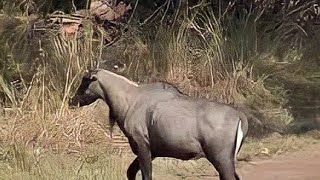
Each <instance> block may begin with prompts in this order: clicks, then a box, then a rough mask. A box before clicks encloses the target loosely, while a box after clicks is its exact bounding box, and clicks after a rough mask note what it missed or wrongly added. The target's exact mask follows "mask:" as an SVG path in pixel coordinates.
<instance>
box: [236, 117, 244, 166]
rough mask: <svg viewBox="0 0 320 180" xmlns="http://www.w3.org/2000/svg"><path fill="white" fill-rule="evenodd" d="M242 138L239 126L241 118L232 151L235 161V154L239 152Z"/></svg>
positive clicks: (239, 125)
mask: <svg viewBox="0 0 320 180" xmlns="http://www.w3.org/2000/svg"><path fill="white" fill-rule="evenodd" d="M242 139H243V131H242V128H241V120H239V123H238V129H237V140H236V149H235V151H234V160H235V161H237V154H238V153H239V150H240V146H241V143H242Z"/></svg>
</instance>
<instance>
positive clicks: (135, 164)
mask: <svg viewBox="0 0 320 180" xmlns="http://www.w3.org/2000/svg"><path fill="white" fill-rule="evenodd" d="M151 160H154V157H153V158H152V159H151ZM139 170H140V166H139V159H138V158H135V159H134V160H133V161H132V163H131V164H130V166H129V168H128V170H127V178H128V180H135V179H136V176H137V173H138V171H139Z"/></svg>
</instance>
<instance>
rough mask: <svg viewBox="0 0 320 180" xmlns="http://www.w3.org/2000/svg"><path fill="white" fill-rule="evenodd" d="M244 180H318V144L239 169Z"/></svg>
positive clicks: (319, 151)
mask: <svg viewBox="0 0 320 180" xmlns="http://www.w3.org/2000/svg"><path fill="white" fill-rule="evenodd" d="M238 171H239V174H240V175H241V177H242V178H243V179H245V180H257V179H259V180H271V179H272V180H320V144H319V143H318V144H314V145H311V146H310V147H308V148H306V149H304V150H301V151H297V152H292V153H286V154H283V155H279V156H277V157H275V158H273V159H270V160H260V161H253V162H252V163H250V164H246V165H244V166H243V167H241V168H240V169H239V170H238Z"/></svg>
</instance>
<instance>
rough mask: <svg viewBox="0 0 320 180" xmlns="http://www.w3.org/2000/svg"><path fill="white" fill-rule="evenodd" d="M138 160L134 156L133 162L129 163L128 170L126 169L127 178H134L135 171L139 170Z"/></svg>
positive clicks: (133, 179)
mask: <svg viewBox="0 0 320 180" xmlns="http://www.w3.org/2000/svg"><path fill="white" fill-rule="evenodd" d="M139 169H140V167H139V160H138V158H135V159H134V160H133V162H132V163H131V164H130V166H129V168H128V170H127V178H128V180H135V179H136V175H137V172H138V171H139Z"/></svg>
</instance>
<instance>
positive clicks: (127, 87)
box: [100, 74, 138, 125]
mask: <svg viewBox="0 0 320 180" xmlns="http://www.w3.org/2000/svg"><path fill="white" fill-rule="evenodd" d="M106 75H108V76H116V77H112V78H110V77H106V78H102V80H101V81H100V83H101V86H102V87H103V91H104V93H105V101H106V103H107V104H108V105H109V107H110V115H111V118H112V119H114V120H115V121H116V122H117V123H118V124H119V125H121V124H124V120H125V117H126V114H127V112H128V109H129V107H130V105H131V104H132V103H133V102H134V98H135V96H136V92H137V89H138V85H136V84H134V83H133V82H131V81H129V80H128V79H125V78H124V77H122V76H119V75H114V74H106ZM104 80H105V81H106V82H103V81H104Z"/></svg>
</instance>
